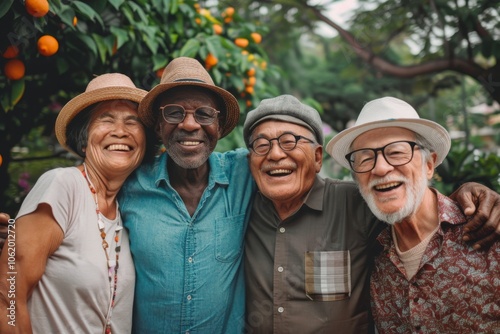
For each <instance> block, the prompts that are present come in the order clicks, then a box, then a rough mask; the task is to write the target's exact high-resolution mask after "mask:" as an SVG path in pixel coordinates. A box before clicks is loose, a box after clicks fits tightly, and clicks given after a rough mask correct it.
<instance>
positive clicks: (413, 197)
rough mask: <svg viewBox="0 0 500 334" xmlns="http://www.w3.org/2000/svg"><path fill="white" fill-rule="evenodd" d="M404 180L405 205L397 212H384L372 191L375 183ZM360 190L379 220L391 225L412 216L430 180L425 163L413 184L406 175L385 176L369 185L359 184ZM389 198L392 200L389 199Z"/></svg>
mask: <svg viewBox="0 0 500 334" xmlns="http://www.w3.org/2000/svg"><path fill="white" fill-rule="evenodd" d="M393 181H396V182H403V187H405V189H406V202H405V204H404V206H403V207H401V208H400V209H399V210H397V211H395V212H382V211H381V210H380V209H379V208H378V207H377V204H376V201H375V195H374V194H373V193H372V192H371V191H370V189H372V188H373V187H374V186H375V185H377V184H379V183H387V182H393ZM358 186H359V190H360V192H361V195H362V196H363V198H364V199H365V201H366V203H367V204H368V207H369V208H370V210H371V211H372V213H373V214H374V215H375V217H377V218H378V219H379V220H381V221H384V222H386V223H388V224H390V225H394V224H396V223H400V222H402V221H403V220H404V219H405V218H408V217H410V216H412V215H413V214H414V213H415V212H416V211H417V209H418V207H419V206H420V204H421V203H422V200H423V198H424V195H425V191H426V190H427V187H428V180H427V178H426V177H425V164H423V166H422V173H421V177H420V179H418V180H416V181H415V182H414V183H413V184H412V183H411V182H410V180H409V179H408V178H406V177H404V176H399V177H385V178H383V179H379V180H375V181H372V182H370V184H369V185H368V186H367V187H362V186H361V185H359V183H358ZM389 200H392V198H391V199H389Z"/></svg>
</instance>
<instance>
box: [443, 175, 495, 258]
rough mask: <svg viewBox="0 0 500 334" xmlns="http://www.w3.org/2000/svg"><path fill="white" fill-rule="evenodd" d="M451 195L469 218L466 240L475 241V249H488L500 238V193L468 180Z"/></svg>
mask: <svg viewBox="0 0 500 334" xmlns="http://www.w3.org/2000/svg"><path fill="white" fill-rule="evenodd" d="M450 197H451V198H452V199H453V200H455V201H457V202H458V204H459V205H460V206H461V207H462V211H463V212H464V214H465V215H466V216H467V217H468V218H469V221H468V222H467V224H466V225H465V228H464V230H465V232H466V233H465V234H464V236H463V240H464V241H470V242H474V246H473V247H474V248H475V249H480V248H481V249H483V248H484V249H487V248H489V247H490V246H491V245H492V244H493V243H494V242H495V241H496V240H498V239H500V194H498V193H496V192H495V191H493V190H491V189H490V188H488V187H486V186H484V185H482V184H479V183H475V182H468V183H465V184H463V185H462V186H461V187H460V188H458V189H457V190H456V191H455V192H454V193H453V194H451V195H450Z"/></svg>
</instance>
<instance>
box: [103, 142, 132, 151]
mask: <svg viewBox="0 0 500 334" xmlns="http://www.w3.org/2000/svg"><path fill="white" fill-rule="evenodd" d="M108 151H130V147H129V146H128V145H124V144H113V145H109V146H108Z"/></svg>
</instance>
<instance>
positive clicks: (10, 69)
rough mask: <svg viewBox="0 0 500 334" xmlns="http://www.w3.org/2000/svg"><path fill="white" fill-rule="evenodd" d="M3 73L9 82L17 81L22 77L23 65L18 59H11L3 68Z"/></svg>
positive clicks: (24, 69)
mask: <svg viewBox="0 0 500 334" xmlns="http://www.w3.org/2000/svg"><path fill="white" fill-rule="evenodd" d="M3 69H4V73H5V76H6V77H7V78H9V79H10V80H19V79H21V78H22V77H24V72H25V71H26V68H25V66H24V63H23V62H22V61H20V60H19V59H11V60H9V61H8V62H7V63H6V64H5V66H4V68H3Z"/></svg>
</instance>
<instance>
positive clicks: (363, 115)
mask: <svg viewBox="0 0 500 334" xmlns="http://www.w3.org/2000/svg"><path fill="white" fill-rule="evenodd" d="M387 127H399V128H405V129H408V130H410V131H413V132H415V133H418V134H419V135H421V136H423V137H424V138H425V139H427V141H428V142H429V143H430V145H431V147H427V148H428V149H429V150H431V151H432V152H436V154H437V161H436V166H438V165H439V164H441V162H443V160H444V158H445V157H446V155H447V154H448V151H449V150H450V146H451V139H450V134H449V133H448V131H446V129H445V128H443V127H442V126H441V125H439V124H438V123H436V122H433V121H429V120H426V119H421V118H420V117H419V116H418V113H417V112H416V110H415V109H414V108H413V107H412V106H411V105H409V104H408V103H406V102H405V101H403V100H400V99H397V98H394V97H383V98H380V99H376V100H373V101H370V102H368V103H367V104H365V106H364V107H363V109H362V110H361V112H360V113H359V116H358V119H357V120H356V123H355V124H354V126H353V127H351V128H349V129H346V130H344V131H341V132H339V133H338V134H337V135H336V136H334V137H333V138H332V139H331V140H330V141H329V142H328V144H327V145H326V151H327V152H328V154H330V155H331V156H332V157H333V158H334V159H335V161H337V162H338V163H339V164H341V165H342V166H344V167H345V168H348V169H350V166H349V161H347V159H346V157H345V156H346V154H348V153H349V152H350V150H351V144H352V142H353V141H354V139H356V138H357V137H358V136H359V135H361V134H362V133H365V132H367V131H370V130H373V129H379V128H387Z"/></svg>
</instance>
